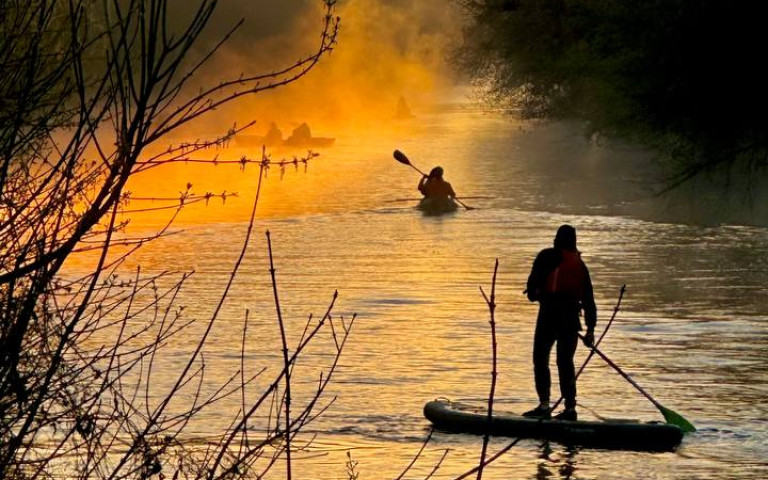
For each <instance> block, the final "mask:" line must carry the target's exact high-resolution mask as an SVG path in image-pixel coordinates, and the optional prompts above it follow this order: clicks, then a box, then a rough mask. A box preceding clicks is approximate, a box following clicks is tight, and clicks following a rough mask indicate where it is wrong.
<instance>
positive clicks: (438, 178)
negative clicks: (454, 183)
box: [419, 167, 456, 199]
mask: <svg viewBox="0 0 768 480" xmlns="http://www.w3.org/2000/svg"><path fill="white" fill-rule="evenodd" d="M419 191H420V192H421V194H422V195H424V197H426V198H437V199H453V198H455V197H456V192H454V191H453V187H451V184H450V183H448V182H446V181H445V179H444V178H443V167H435V168H433V169H432V170H431V171H430V172H429V175H424V176H422V177H421V180H420V181H419Z"/></svg>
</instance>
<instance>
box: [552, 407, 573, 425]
mask: <svg viewBox="0 0 768 480" xmlns="http://www.w3.org/2000/svg"><path fill="white" fill-rule="evenodd" d="M578 418H579V417H578V415H577V414H576V409H575V408H566V409H565V410H563V411H562V412H560V413H558V414H557V415H555V420H568V421H569V422H575V421H576V420H578Z"/></svg>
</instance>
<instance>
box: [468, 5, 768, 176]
mask: <svg viewBox="0 0 768 480" xmlns="http://www.w3.org/2000/svg"><path fill="white" fill-rule="evenodd" d="M459 2H460V4H461V5H462V6H463V7H464V8H465V12H466V13H467V16H468V20H469V21H468V23H467V26H466V27H465V31H464V41H463V43H462V45H461V46H460V47H459V48H458V49H457V52H456V55H457V60H458V61H459V64H460V65H461V66H462V67H463V69H464V70H465V71H466V72H468V73H469V74H470V75H472V77H473V78H474V79H475V80H476V81H478V82H479V83H481V84H482V85H484V86H485V87H486V88H487V91H488V92H489V94H490V95H491V96H492V98H493V99H495V100H497V101H498V100H500V101H512V102H513V104H514V105H515V106H516V107H518V108H520V109H521V111H522V112H523V113H524V114H525V115H528V116H546V117H549V118H558V119H568V118H570V119H581V120H585V121H586V122H587V124H588V128H589V129H590V130H592V131H597V132H600V133H601V134H605V135H608V136H611V137H615V138H622V139H629V140H632V141H636V142H640V143H641V144H643V145H645V146H649V147H652V148H653V149H655V150H656V151H657V152H658V153H659V154H660V155H661V156H662V157H663V158H665V159H666V160H667V161H668V162H669V165H672V166H673V167H674V170H673V171H674V172H675V176H674V177H673V179H672V180H673V185H675V184H679V183H681V182H684V181H686V180H689V179H691V178H693V177H694V176H696V175H698V174H699V173H702V172H704V171H715V170H718V169H728V168H731V167H733V166H737V165H738V166H740V167H744V168H746V169H747V171H750V172H752V171H754V170H755V169H757V168H760V167H765V165H766V158H768V157H767V156H766V155H767V154H768V128H767V127H768V119H767V118H766V115H765V110H766V105H767V104H768V95H767V94H766V89H765V85H766V83H767V82H766V80H768V76H767V74H766V73H765V70H764V69H762V68H761V66H760V58H761V57H762V55H761V54H760V52H761V50H762V45H765V43H766V42H765V40H766V39H765V37H766V33H765V32H766V31H765V28H764V26H763V25H762V20H761V19H763V18H765V15H764V12H763V10H764V8H763V7H762V5H761V4H759V3H744V2H740V3H733V2H726V1H723V0H664V1H658V0H655V1H640V0H626V1H621V2H613V1H605V0H596V1H567V0H459Z"/></svg>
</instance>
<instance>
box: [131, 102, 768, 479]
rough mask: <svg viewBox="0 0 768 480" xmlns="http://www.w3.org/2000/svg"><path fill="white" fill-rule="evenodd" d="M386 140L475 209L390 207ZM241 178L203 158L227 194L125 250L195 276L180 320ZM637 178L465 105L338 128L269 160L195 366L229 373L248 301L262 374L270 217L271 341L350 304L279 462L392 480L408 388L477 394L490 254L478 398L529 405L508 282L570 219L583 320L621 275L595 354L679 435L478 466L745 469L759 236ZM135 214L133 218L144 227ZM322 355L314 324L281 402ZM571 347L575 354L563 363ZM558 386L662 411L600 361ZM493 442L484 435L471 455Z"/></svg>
mask: <svg viewBox="0 0 768 480" xmlns="http://www.w3.org/2000/svg"><path fill="white" fill-rule="evenodd" d="M394 148H399V149H401V150H403V151H404V152H406V153H407V154H408V155H409V156H410V157H411V160H412V161H413V162H414V163H415V164H416V165H417V166H419V167H420V168H421V169H422V170H428V169H429V168H431V167H432V166H434V165H437V164H440V165H442V166H443V167H444V168H445V171H446V178H447V179H448V180H449V181H451V182H452V183H453V186H454V188H455V189H456V191H457V192H458V193H459V194H460V195H465V196H469V197H484V198H477V199H473V200H467V203H469V204H471V205H473V206H476V207H477V209H475V210H471V211H464V210H461V211H458V212H456V213H454V214H449V215H445V216H441V217H428V216H424V215H422V214H421V213H420V212H419V211H417V210H416V209H415V208H414V205H415V203H416V202H415V201H409V200H402V201H401V200H400V199H404V198H405V199H407V198H409V197H414V196H415V192H416V190H415V186H416V183H417V182H418V179H419V177H418V175H417V174H416V173H415V172H413V171H411V170H410V169H408V168H407V167H405V166H403V165H400V164H397V163H396V162H395V161H394V160H393V159H392V157H391V152H392V150H393V149H394ZM231 153H232V154H233V155H234V154H238V153H241V152H231ZM245 153H248V152H245ZM188 168H189V169H190V170H186V171H185V170H180V171H176V172H175V173H174V174H173V176H171V177H166V178H164V179H163V182H168V181H169V178H170V179H182V178H183V177H184V175H187V176H191V177H193V178H197V179H198V180H197V181H198V182H199V183H198V185H199V187H198V188H199V191H203V190H205V189H208V188H210V189H211V190H213V189H214V188H215V189H216V190H218V191H220V190H221V189H222V187H221V186H219V187H215V186H210V187H209V185H208V184H206V181H207V180H208V179H209V177H211V176H212V174H206V175H200V173H199V171H198V170H191V169H192V167H191V166H190V167H188ZM207 168H210V167H207ZM215 168H217V169H223V167H221V166H219V167H215ZM255 173H256V172H255V171H254V170H248V169H246V172H244V173H239V172H237V171H236V170H234V169H232V170H229V171H226V173H223V172H219V173H216V174H215V175H218V176H219V177H222V178H226V181H227V182H228V183H226V184H225V187H224V188H227V189H229V190H230V191H232V190H236V191H238V192H240V197H239V198H238V199H233V200H228V202H227V204H226V205H225V206H223V207H222V206H220V205H214V204H213V203H212V204H211V205H209V207H207V208H206V207H202V206H195V207H193V208H194V209H195V210H192V209H190V212H184V213H185V215H187V216H186V217H184V216H182V219H181V221H180V224H179V225H180V228H181V227H183V229H184V232H183V233H180V234H178V235H175V236H172V237H169V238H166V239H163V240H160V241H158V242H155V243H154V244H152V245H150V246H148V247H146V248H145V249H144V250H142V251H141V252H140V253H139V254H138V255H136V256H135V258H134V261H135V263H140V264H141V265H142V271H143V272H145V273H151V272H159V271H161V270H168V269H171V270H173V269H178V270H194V271H195V274H194V276H193V277H192V279H191V280H190V281H189V283H188V285H187V286H186V288H185V289H184V290H182V293H181V294H180V296H179V300H178V302H179V303H180V304H182V305H184V306H185V307H186V316H187V318H190V319H196V320H200V321H202V320H205V319H207V318H209V317H210V315H211V312H212V310H213V306H214V305H215V304H216V302H217V301H218V299H219V297H220V295H221V293H222V289H223V287H224V285H225V283H226V281H227V278H228V276H229V272H230V271H231V268H232V265H233V264H234V262H235V260H236V259H237V256H238V254H239V250H240V247H241V245H242V239H243V237H244V234H245V230H246V226H247V225H246V223H245V219H246V218H247V215H248V212H249V207H250V205H249V203H250V201H251V199H252V195H253V192H254V191H255ZM654 175H655V172H654V170H653V168H652V167H651V166H650V164H649V161H648V158H647V156H646V155H644V154H643V153H642V152H636V151H632V150H630V149H627V148H621V149H619V148H613V149H611V148H607V147H605V146H601V145H599V144H596V143H595V142H590V141H588V140H587V139H585V138H584V137H583V136H582V135H581V134H580V132H579V129H578V128H577V127H575V126H573V125H560V124H558V125H532V124H525V123H521V122H519V121H516V120H514V119H511V118H509V117H503V116H498V115H494V114H486V113H482V112H478V111H473V110H466V109H444V110H440V111H435V112H432V113H425V114H423V115H421V116H420V117H419V118H417V119H414V120H412V121H410V122H409V123H408V124H406V125H402V126H400V127H398V128H395V129H392V130H387V131H385V132H380V133H379V134H377V135H365V136H360V137H355V136H352V135H347V136H339V137H338V138H337V142H336V145H335V147H334V148H332V149H329V150H327V151H323V152H322V156H321V157H320V158H318V159H316V160H315V161H313V162H311V163H310V166H309V168H308V170H307V172H306V173H303V172H302V171H301V169H300V171H298V172H294V171H292V167H291V168H289V169H288V171H286V172H285V175H284V178H283V180H280V173H279V171H278V170H277V169H276V168H273V169H272V171H271V172H270V177H269V180H268V181H267V182H266V183H265V185H264V187H263V188H264V192H263V195H264V197H263V198H262V199H261V203H260V207H259V210H257V211H258V214H257V221H256V230H255V231H256V233H255V236H254V238H253V241H252V242H251V244H250V246H249V249H248V251H247V255H246V257H245V261H244V263H243V265H242V267H241V270H240V273H239V275H238V277H237V280H236V282H235V285H234V289H233V291H232V292H231V294H230V296H229V298H228V301H227V303H226V304H225V307H224V310H223V311H222V313H221V315H220V320H219V323H218V324H217V325H216V327H215V328H214V332H213V337H212V340H211V342H210V343H209V345H208V347H207V348H206V350H205V358H206V363H207V365H208V368H209V372H208V376H209V377H208V378H209V379H212V381H215V380H217V379H223V378H225V376H226V373H227V372H231V371H232V370H233V369H237V368H239V359H238V355H239V352H240V339H241V336H242V327H243V321H244V317H245V311H246V309H248V310H249V327H248V333H247V347H246V365H247V369H248V370H249V371H250V372H251V373H255V372H256V371H257V370H258V369H260V368H261V367H268V368H269V369H270V371H271V372H274V371H276V369H278V368H280V363H279V355H280V352H279V349H278V346H279V330H278V327H277V323H276V320H275V314H274V306H273V304H272V291H271V284H270V278H269V273H268V268H269V263H268V258H267V255H266V252H267V249H266V242H265V238H264V235H263V232H264V231H265V230H266V229H269V230H270V231H271V233H272V239H273V246H274V257H275V262H276V268H277V278H278V282H279V292H280V298H281V304H282V307H283V310H284V312H283V313H284V316H285V318H286V321H287V326H288V329H289V334H290V336H291V338H293V339H295V338H296V337H297V336H298V335H299V334H300V333H301V330H302V329H303V326H304V323H305V321H306V319H307V316H308V315H309V313H314V314H315V315H322V313H323V312H324V311H325V308H326V305H327V304H328V302H329V300H330V298H331V295H332V293H333V291H334V290H336V289H338V291H339V300H338V302H337V307H336V317H335V318H337V319H338V316H341V315H343V316H344V317H345V319H349V318H350V317H351V315H352V313H353V312H354V313H357V315H358V320H357V323H356V324H355V326H354V331H353V335H352V339H351V341H350V343H349V344H348V346H347V349H346V351H345V353H344V356H343V358H342V363H341V365H340V366H339V370H338V371H337V373H336V377H335V381H334V382H333V384H332V387H331V391H330V392H329V394H330V396H331V397H333V396H336V397H337V400H336V401H335V403H334V404H333V405H332V406H331V408H330V409H329V410H328V411H327V412H326V413H325V414H324V415H323V416H322V417H321V418H320V419H319V420H317V421H316V422H315V423H314V424H312V425H311V427H310V428H309V432H308V433H316V434H317V437H316V438H315V439H314V441H313V442H312V443H311V444H310V445H309V447H307V449H306V450H304V451H301V452H297V453H296V466H295V469H296V470H297V471H298V472H300V475H301V477H302V478H346V476H345V475H346V473H345V469H344V461H345V459H346V452H347V451H350V450H351V451H352V455H353V458H354V459H355V460H356V461H358V462H360V463H359V467H358V468H359V470H360V472H361V478H395V477H396V476H397V475H398V474H399V472H400V471H401V470H402V469H403V468H404V467H405V466H406V465H407V464H408V463H409V462H410V460H411V458H412V457H413V455H415V453H416V452H417V450H418V448H419V447H420V445H421V443H422V441H423V439H424V437H425V435H426V433H427V431H428V428H429V425H428V422H427V421H426V420H425V419H424V418H423V416H422V413H421V410H422V406H423V405H424V403H425V402H426V401H429V400H432V399H434V398H438V397H446V398H450V399H452V400H455V401H460V402H465V403H470V404H474V405H478V406H480V405H483V402H484V399H485V398H486V396H487V394H488V390H489V382H490V355H491V354H490V335H489V322H488V318H489V317H488V310H487V307H486V305H485V302H484V300H483V298H482V296H481V293H480V290H479V287H480V286H482V287H483V288H484V289H485V290H486V291H489V290H490V281H491V275H492V272H493V264H494V260H495V259H497V258H498V259H499V262H500V267H499V276H498V284H497V303H498V310H497V313H496V321H497V324H498V326H497V328H498V336H499V337H498V342H499V352H498V357H499V358H498V360H499V377H498V387H497V404H496V406H497V408H498V409H501V410H507V411H511V412H521V411H523V410H525V409H528V408H530V407H531V406H532V405H534V403H535V391H534V388H533V374H532V366H531V360H530V357H531V344H532V335H533V328H534V321H535V316H536V305H534V304H530V303H529V302H528V301H527V299H526V298H525V296H524V295H522V290H523V288H524V284H525V280H526V278H527V275H528V273H529V271H530V265H531V262H532V261H533V258H534V257H535V255H536V253H537V252H538V251H539V250H540V249H542V248H544V247H547V246H549V245H550V244H551V242H552V237H553V236H554V232H555V230H556V228H557V227H558V226H559V225H560V224H562V223H570V224H572V225H574V226H576V228H577V230H578V234H579V246H580V249H581V250H582V252H583V258H584V259H585V261H586V263H587V265H588V266H589V267H590V270H591V273H592V278H593V283H594V284H595V292H596V299H597V303H598V312H599V323H598V329H597V331H598V334H599V333H600V332H601V330H602V327H603V326H604V325H605V322H606V320H607V318H608V317H609V316H610V312H611V310H612V308H613V305H614V303H615V302H616V299H617V296H618V292H619V288H620V287H621V285H622V284H626V285H627V294H626V296H625V299H624V303H623V305H622V309H621V311H620V313H619V315H618V318H617V320H616V322H615V324H614V325H613V327H612V329H611V332H610V333H609V335H608V336H607V337H606V339H605V341H604V343H603V347H602V350H603V351H604V352H605V353H606V354H607V355H608V356H609V357H611V358H612V359H613V360H614V361H615V362H616V363H618V364H619V365H621V366H622V367H623V368H624V369H625V370H626V371H627V372H630V373H631V374H632V376H633V377H634V378H635V379H636V380H637V381H638V382H639V383H640V384H641V385H643V386H644V387H645V388H646V389H647V390H648V391H649V392H651V393H652V394H653V395H654V396H655V397H656V398H657V399H658V400H659V401H660V402H661V403H662V404H664V405H665V406H667V407H669V408H672V409H674V410H676V411H678V412H680V413H682V414H683V415H684V416H685V417H687V418H688V419H689V420H691V421H692V422H693V423H695V424H696V425H697V427H698V428H699V431H698V432H697V433H695V434H692V435H689V436H687V437H686V438H685V440H684V442H683V444H682V445H681V447H680V448H679V449H678V450H677V451H675V452H670V453H661V454H659V453H642V452H620V451H605V450H594V449H574V448H567V447H564V446H562V445H558V444H547V443H545V442H540V441H534V440H525V441H523V442H521V443H520V444H519V445H518V446H516V447H515V448H513V449H512V450H511V451H510V452H509V453H508V454H507V455H506V456H505V457H504V458H502V459H501V460H499V461H498V462H497V463H496V464H495V465H494V466H493V467H492V468H490V469H489V470H488V471H487V473H486V474H485V476H486V478H499V479H502V478H503V479H528V478H532V479H543V478H548V479H559V478H563V479H567V478H582V479H611V478H617V479H618V478H658V479H691V478H707V479H723V480H725V479H762V478H765V477H766V475H767V474H768V468H767V467H766V458H768V447H766V442H768V420H766V418H768V406H766V400H768V359H767V358H768V357H766V351H768V350H767V349H768V307H767V306H766V305H768V293H767V290H766V288H765V286H766V284H767V283H768V230H766V229H765V228H762V227H747V226H734V225H728V224H711V225H705V226H697V225H693V224H688V222H685V221H684V220H685V215H681V214H677V215H670V212H671V211H672V210H674V209H671V208H670V205H669V204H668V203H665V201H664V200H660V199H652V198H649V189H648V185H649V182H652V181H654V178H655V177H654ZM219 180H220V179H219ZM159 183H162V182H159ZM679 211H683V212H684V211H685V210H684V209H680V210H679ZM675 217H676V218H675ZM135 223H136V226H135V227H132V228H134V231H136V232H138V231H142V229H143V228H149V227H148V225H149V224H150V223H151V222H144V223H143V224H142V221H141V218H137V219H136V222H135ZM199 331H200V328H198V327H194V328H192V329H190V330H189V331H187V332H185V333H184V335H186V337H183V338H180V339H177V342H176V343H175V344H174V345H172V346H171V347H170V349H169V351H170V352H171V353H169V354H167V355H166V357H164V358H163V359H162V361H160V363H159V364H158V366H157V367H156V368H157V370H158V371H159V372H163V373H165V372H167V373H169V374H170V372H172V371H173V370H174V368H175V367H176V366H178V365H179V364H180V362H182V360H183V358H184V357H183V354H184V352H185V351H188V350H189V348H190V346H191V345H192V344H193V341H194V338H195V334H196V332H199ZM331 348H332V347H331V339H330V338H329V337H327V336H326V337H324V338H323V339H322V340H321V341H320V343H319V345H318V348H317V349H313V350H312V351H310V352H309V357H307V360H306V362H307V363H304V364H302V365H303V367H302V368H303V369H302V370H301V373H297V377H296V381H297V385H298V386H297V387H296V388H297V392H298V393H297V394H296V395H297V396H298V398H299V399H301V398H302V392H303V394H306V393H307V392H309V391H310V390H311V389H312V388H314V387H313V385H314V382H316V380H317V375H318V374H319V369H318V368H314V367H315V365H313V363H314V362H317V363H320V364H322V363H327V360H328V353H329V352H330V351H331V350H330V349H331ZM583 357H584V349H583V348H580V349H579V351H578V352H577V361H578V362H580V361H581V359H582V358H583ZM552 360H553V368H554V357H553V359H552ZM555 372H556V370H555V371H553V374H555ZM156 378H158V379H159V380H157V383H156V384H154V385H153V388H158V389H161V388H162V380H160V379H162V378H166V377H165V375H157V376H156ZM266 381H268V379H266V378H265V379H264V382H266ZM555 385H556V382H555ZM257 391H258V389H257V388H256V387H254V389H253V395H254V396H255V394H256V393H257ZM553 396H556V391H555V392H553ZM578 400H579V403H580V405H581V407H580V415H581V417H582V418H594V416H593V415H594V414H597V415H600V416H602V417H619V418H639V419H642V420H659V419H660V418H661V417H660V415H659V414H658V412H657V411H656V409H655V408H654V407H653V406H652V405H651V404H650V403H649V402H648V401H647V400H646V399H645V398H644V397H642V396H641V395H640V394H638V393H637V392H636V391H635V390H633V388H632V387H631V386H629V385H628V384H627V382H626V381H624V380H623V379H622V378H621V377H619V376H618V375H616V374H615V373H614V372H613V371H612V370H610V369H609V368H608V367H606V366H605V365H603V364H601V363H600V360H599V358H595V359H593V361H592V363H591V364H590V366H589V367H588V369H587V371H586V372H585V374H584V375H583V376H582V377H581V379H580V381H579V398H578ZM238 407H239V402H232V403H230V404H227V403H226V402H225V403H224V404H223V406H222V407H220V408H218V409H216V411H215V412H214V413H209V414H207V415H206V416H204V417H203V418H202V421H201V422H197V423H196V424H195V425H194V426H193V428H192V429H191V431H190V433H189V434H190V435H199V436H200V437H201V438H208V437H211V436H214V435H215V434H217V433H218V431H219V430H218V429H219V428H221V426H222V425H224V426H226V424H227V419H228V418H231V417H232V415H234V414H236V412H237V408H238ZM305 437H306V440H310V435H306V436H305ZM507 441H508V440H505V439H495V440H494V441H493V442H492V448H491V451H494V450H495V449H497V448H500V447H501V446H503V445H505V443H506V442H507ZM480 444H481V439H480V438H477V437H472V436H465V435H450V434H443V433H437V434H435V435H434V437H433V440H432V442H431V443H430V445H429V446H428V448H427V450H426V452H425V454H424V456H423V457H422V459H420V461H419V462H418V463H417V464H416V466H415V467H414V470H413V471H412V472H411V474H409V478H423V477H424V476H426V475H427V474H428V473H429V472H430V471H431V470H432V467H433V466H434V464H435V462H437V461H438V459H439V458H440V456H441V455H442V452H443V451H444V450H445V449H450V453H449V455H448V457H447V459H446V460H445V462H444V464H443V466H442V467H441V469H440V470H439V471H438V472H437V473H436V475H435V476H436V477H439V478H452V477H453V476H455V475H457V474H459V473H462V472H464V471H465V470H466V469H468V468H470V467H472V466H473V465H474V464H476V461H477V458H478V457H479V452H480Z"/></svg>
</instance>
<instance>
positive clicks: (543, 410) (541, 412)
mask: <svg viewBox="0 0 768 480" xmlns="http://www.w3.org/2000/svg"><path fill="white" fill-rule="evenodd" d="M523 416H524V417H529V418H545V419H548V418H551V417H552V413H551V411H550V409H549V407H545V406H543V405H539V406H537V407H536V408H534V409H533V410H528V411H527V412H525V413H524V414H523Z"/></svg>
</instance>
